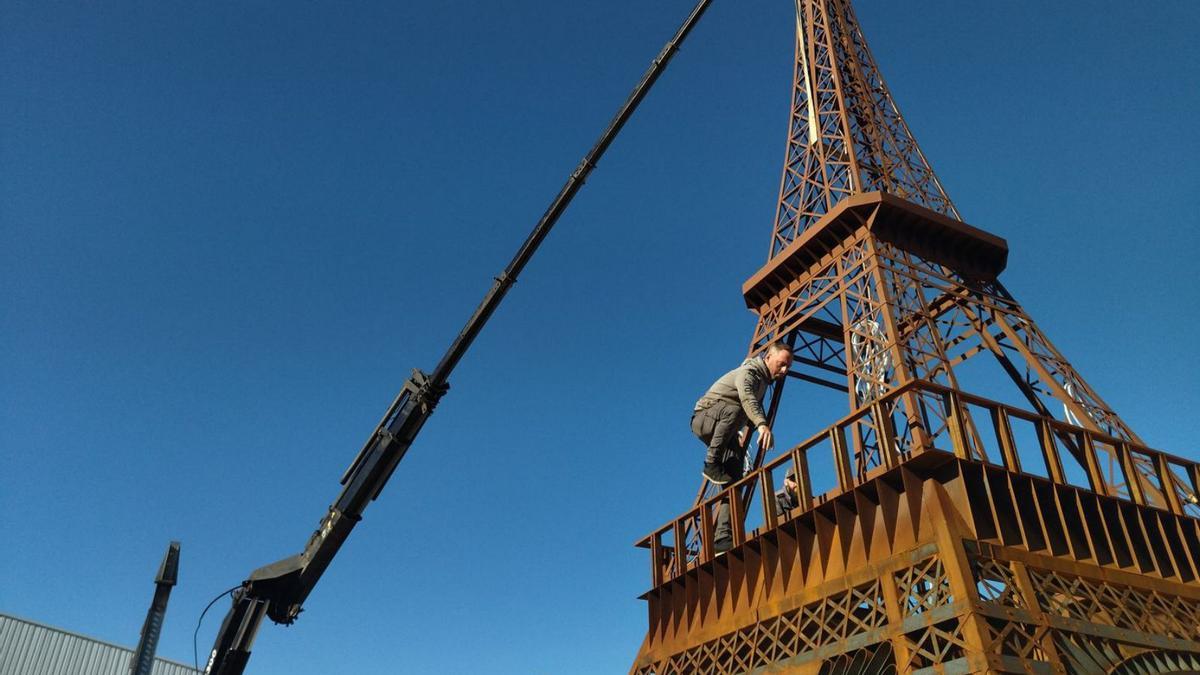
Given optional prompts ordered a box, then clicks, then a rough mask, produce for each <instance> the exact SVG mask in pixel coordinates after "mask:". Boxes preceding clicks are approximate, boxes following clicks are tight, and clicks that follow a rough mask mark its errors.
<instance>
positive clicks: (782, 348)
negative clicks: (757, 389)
mask: <svg viewBox="0 0 1200 675" xmlns="http://www.w3.org/2000/svg"><path fill="white" fill-rule="evenodd" d="M763 361H765V362H766V364H767V370H769V371H771V379H773V380H778V379H780V378H781V377H783V376H784V375H787V372H788V369H789V368H791V367H792V348H791V347H789V346H787V345H785V344H783V343H782V342H772V343H771V346H769V347H767V353H766V354H764V355H763Z"/></svg>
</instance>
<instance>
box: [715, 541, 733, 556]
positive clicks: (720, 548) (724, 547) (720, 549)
mask: <svg viewBox="0 0 1200 675" xmlns="http://www.w3.org/2000/svg"><path fill="white" fill-rule="evenodd" d="M731 548H733V537H725V538H724V539H713V553H717V554H721V553H724V552H726V551H728V550H729V549H731Z"/></svg>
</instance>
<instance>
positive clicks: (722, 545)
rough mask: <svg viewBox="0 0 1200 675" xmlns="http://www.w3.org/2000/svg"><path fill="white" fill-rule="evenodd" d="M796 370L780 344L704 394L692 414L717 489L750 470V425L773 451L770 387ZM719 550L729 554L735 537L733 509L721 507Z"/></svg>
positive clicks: (761, 442)
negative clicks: (767, 407)
mask: <svg viewBox="0 0 1200 675" xmlns="http://www.w3.org/2000/svg"><path fill="white" fill-rule="evenodd" d="M791 365H792V350H791V348H790V347H788V346H787V345H785V344H783V343H780V342H776V343H773V344H771V345H770V346H769V347H767V351H766V352H765V353H764V354H763V355H762V356H755V357H752V358H749V359H746V360H745V361H743V362H742V365H740V366H738V367H737V368H734V369H733V370H731V371H729V372H728V373H725V374H724V375H722V376H721V377H720V378H719V379H718V380H717V381H716V382H714V383H713V384H712V386H711V387H709V388H708V391H706V392H704V395H703V396H701V397H700V400H699V401H696V407H695V408H694V409H693V411H692V433H694V434H696V437H697V438H699V439H700V441H701V442H702V443H704V444H705V446H706V447H707V451H706V453H705V455H704V470H703V474H704V477H705V478H706V479H708V480H709V481H711V482H713V483H714V484H716V485H727V484H728V483H730V482H731V481H735V480H737V479H739V478H741V477H742V474H743V472H744V470H745V462H746V455H745V452H746V451H745V444H744V443H743V442H742V436H741V433H742V431H743V430H744V429H746V424H747V422H749V423H750V424H752V425H753V428H754V430H755V431H757V432H758V447H759V448H760V449H762V450H764V451H766V450H770V449H771V447H772V446H773V445H774V442H775V439H774V438H773V437H772V435H771V427H770V426H769V425H768V424H767V414H766V412H765V411H764V410H763V398H764V397H765V396H766V393H767V385H768V384H769V383H770V382H771V381H773V380H778V379H780V378H782V377H783V376H784V375H786V374H787V372H788V369H789V368H790V367H791ZM713 546H714V547H715V548H716V550H717V551H727V550H729V548H730V547H731V546H732V540H731V538H730V523H729V505H728V504H727V503H726V502H722V503H721V504H720V506H718V507H717V517H716V522H715V527H714V531H713Z"/></svg>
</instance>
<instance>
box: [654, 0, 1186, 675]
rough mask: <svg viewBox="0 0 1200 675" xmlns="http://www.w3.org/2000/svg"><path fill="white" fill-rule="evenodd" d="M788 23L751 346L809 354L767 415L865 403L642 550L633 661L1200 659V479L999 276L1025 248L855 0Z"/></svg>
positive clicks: (730, 669) (742, 669) (737, 665)
mask: <svg viewBox="0 0 1200 675" xmlns="http://www.w3.org/2000/svg"><path fill="white" fill-rule="evenodd" d="M796 29H797V39H796V57H795V78H794V85H793V94H792V107H791V118H790V124H789V130H788V140H787V154H786V158H785V161H784V169H783V179H782V182H781V186H780V195H779V205H778V210H777V215H776V218H775V225H774V231H773V232H772V235H771V246H770V255H769V258H768V260H767V262H766V264H765V265H764V266H763V267H762V268H761V269H760V270H759V271H758V272H756V273H755V274H754V275H753V276H751V277H750V279H749V280H748V281H747V282H746V283H745V284H744V286H743V289H742V290H743V294H744V297H745V300H746V304H747V306H748V307H749V308H750V309H752V310H753V311H754V312H755V313H756V314H757V316H758V321H757V326H756V328H755V330H754V335H753V338H752V340H751V345H750V350H749V353H750V355H751V356H753V355H757V354H760V353H762V352H763V351H764V350H765V349H766V348H767V346H768V345H770V344H771V343H773V342H776V341H782V342H784V343H786V344H788V345H791V346H792V348H793V351H794V355H795V361H794V365H793V370H792V372H791V373H789V377H788V378H785V379H784V380H783V381H782V382H780V383H778V384H776V385H775V386H774V388H773V390H772V391H771V393H770V394H769V400H768V406H767V407H768V413H769V417H770V418H771V419H772V420H776V419H779V420H781V421H782V420H783V419H785V416H786V415H787V412H786V409H785V407H782V406H781V401H782V400H783V396H782V394H783V389H784V385H785V384H786V383H787V382H790V381H792V380H800V381H803V382H807V383H810V384H816V385H822V386H825V387H830V388H833V389H837V390H839V391H840V392H843V394H842V395H845V396H846V397H847V399H848V402H849V413H848V414H847V415H846V416H845V417H843V418H842V419H840V420H837V421H836V422H835V423H833V424H832V425H831V426H829V427H828V428H827V429H825V430H823V431H821V432H820V433H817V434H816V435H814V436H812V437H811V438H808V439H805V440H803V441H802V442H800V443H798V444H796V445H794V446H792V447H790V448H785V449H782V450H780V451H778V452H776V453H774V456H772V457H769V458H768V457H766V456H765V455H764V453H761V452H757V451H753V452H751V457H752V460H751V470H750V471H748V472H747V475H746V477H745V478H744V479H742V480H741V481H739V482H737V483H734V484H732V485H730V486H727V488H726V489H724V490H723V491H718V490H717V489H716V488H715V487H714V486H712V485H707V484H706V485H703V486H702V487H701V489H700V492H699V494H698V495H697V499H696V503H695V505H694V506H693V508H691V509H690V510H688V511H687V512H685V513H683V514H680V515H679V516H677V517H675V518H673V519H672V520H670V521H669V522H667V523H666V524H665V525H664V526H662V527H661V528H659V529H657V530H656V531H654V532H652V533H651V534H650V535H648V536H647V537H646V538H645V539H643V540H642V541H641V542H639V544H638V545H639V546H641V547H644V548H646V549H648V550H649V554H650V563H651V564H650V573H651V587H650V590H649V591H647V592H646V593H645V594H644V596H643V599H644V600H645V601H646V604H647V609H648V614H649V627H648V630H647V633H646V637H645V640H644V642H643V644H642V647H641V649H640V651H639V652H638V655H637V657H636V660H635V661H634V664H633V666H632V669H631V673H632V674H633V675H675V674H692V673H784V672H787V673H814V674H815V673H821V674H831V675H832V674H839V675H852V674H854V675H866V674H877V673H1080V674H1088V675H1091V674H1094V673H1112V674H1128V675H1133V674H1139V675H1141V674H1149V673H1200V579H1198V575H1200V505H1198V504H1197V497H1196V494H1197V492H1200V467H1198V465H1197V464H1196V463H1195V462H1193V461H1190V460H1187V459H1184V458H1181V457H1178V456H1174V455H1171V454H1168V453H1165V452H1161V451H1158V450H1154V449H1151V448H1149V447H1147V446H1146V445H1145V444H1144V443H1143V442H1142V440H1141V439H1140V438H1139V437H1138V436H1137V434H1135V433H1134V432H1133V430H1132V429H1131V428H1130V427H1129V425H1127V424H1126V423H1125V422H1124V421H1123V420H1121V418H1120V417H1119V416H1118V415H1117V413H1116V412H1115V411H1114V410H1112V408H1111V407H1110V406H1108V405H1107V404H1106V403H1105V402H1104V401H1103V400H1102V399H1101V398H1100V396H1099V395H1098V394H1097V393H1096V392H1095V391H1094V390H1093V389H1092V388H1091V387H1090V386H1088V384H1087V383H1086V382H1085V381H1084V380H1083V378H1082V377H1081V376H1080V375H1079V373H1077V372H1076V371H1075V369H1073V368H1072V367H1071V365H1070V363H1069V362H1068V361H1067V359H1066V358H1065V357H1064V356H1063V355H1062V354H1061V353H1060V352H1059V351H1058V350H1057V349H1056V348H1055V347H1054V346H1053V344H1051V342H1050V341H1049V339H1048V338H1047V337H1046V336H1045V335H1044V334H1043V333H1042V331H1041V330H1040V329H1039V328H1038V326H1037V325H1036V324H1035V323H1034V321H1033V319H1032V318H1031V317H1030V316H1029V315H1028V314H1027V313H1026V311H1025V310H1024V309H1023V307H1022V306H1021V305H1020V304H1019V303H1018V302H1017V300H1016V299H1015V298H1013V296H1012V295H1011V294H1010V293H1009V292H1008V291H1007V290H1006V289H1005V287H1004V285H1003V284H1002V283H1001V282H1000V281H999V279H998V276H999V274H1000V273H1001V271H1003V269H1004V267H1005V264H1006V262H1007V256H1008V247H1007V244H1006V242H1005V241H1004V240H1003V239H1001V238H1000V237H997V236H995V235H992V234H989V233H987V232H985V231H983V230H980V229H978V228H975V227H972V226H970V225H967V224H966V223H964V222H963V220H962V218H961V217H960V216H959V213H958V210H957V209H956V208H955V207H954V204H953V203H951V201H950V198H949V197H948V196H947V195H946V192H945V190H944V189H943V187H942V185H941V184H940V183H939V182H938V179H937V177H936V176H935V175H934V173H933V170H932V168H931V167H930V165H929V162H928V161H927V160H926V158H925V156H924V155H923V154H922V153H921V150H920V148H919V147H918V146H917V143H916V141H915V140H914V138H913V135H912V133H911V132H910V131H909V129H908V126H907V125H906V124H905V122H904V119H903V118H902V117H901V115H900V112H899V110H898V109H897V107H896V104H895V102H894V101H893V99H892V96H891V94H890V93H889V91H888V88H887V86H886V84H885V83H884V81H883V78H882V77H881V75H880V73H879V69H878V67H877V66H876V64H875V60H874V58H873V57H872V55H871V52H870V50H869V49H868V47H867V43H866V40H865V38H864V37H863V33H862V31H861V29H860V28H859V25H858V21H857V19H856V18H855V15H854V12H853V10H852V8H851V7H850V4H849V1H848V0H797V2H796ZM981 375H986V376H987V377H983V378H981ZM972 377H975V378H981V379H980V381H982V382H987V383H990V384H989V387H990V388H989V389H988V391H989V392H990V391H992V390H993V389H1002V390H1003V391H1004V392H1006V396H1008V398H1005V399H1004V402H1001V400H997V398H1000V397H996V396H995V395H993V397H991V398H989V397H984V396H981V395H979V394H978V393H973V392H979V391H980V390H979V389H978V388H975V385H973V384H972V381H971V378H972ZM997 385H999V387H998V386H997ZM788 388H789V389H792V388H795V385H790V386H788ZM796 398H797V399H802V398H803V397H796ZM797 403H801V404H802V403H803V401H802V400H798V401H797ZM798 410H800V411H802V410H803V407H802V405H801V406H798ZM699 450H700V448H699V447H697V453H698V454H697V461H698V458H699V457H700V454H699ZM788 473H791V474H792V475H793V476H794V477H795V480H794V481H793V482H792V485H795V489H794V491H793V492H792V494H793V495H794V501H793V503H794V504H797V506H795V507H794V508H791V507H788V506H784V505H782V503H781V501H779V500H777V499H776V498H775V494H776V491H777V490H780V489H781V488H783V489H787V488H785V485H786V484H785V477H786V475H787V474H788ZM718 507H720V508H728V509H729V511H730V513H731V514H732V520H733V523H734V528H733V530H734V531H733V540H734V548H733V549H732V550H730V551H729V552H727V553H723V554H716V553H715V552H714V550H713V547H712V544H711V540H712V532H713V525H714V520H715V511H716V510H717V508H718Z"/></svg>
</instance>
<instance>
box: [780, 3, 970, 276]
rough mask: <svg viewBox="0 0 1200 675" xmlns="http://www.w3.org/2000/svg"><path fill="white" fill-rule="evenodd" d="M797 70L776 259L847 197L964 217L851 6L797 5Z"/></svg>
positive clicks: (784, 170) (782, 187) (793, 90)
mask: <svg viewBox="0 0 1200 675" xmlns="http://www.w3.org/2000/svg"><path fill="white" fill-rule="evenodd" d="M796 36H797V40H796V69H795V75H794V85H793V87H792V106H791V116H790V120H789V123H788V143H787V154H786V156H785V158H784V168H783V179H782V184H781V186H780V190H779V208H778V211H777V212H776V216H775V229H774V236H773V237H772V238H771V257H774V256H775V255H776V254H778V253H779V252H780V251H782V250H783V249H784V248H786V247H787V245H788V244H790V243H791V242H792V241H794V240H795V239H796V238H797V237H799V236H800V235H801V234H803V233H804V231H805V230H807V229H808V228H809V226H811V225H812V224H813V223H815V222H816V221H817V220H818V219H820V217H821V216H823V215H825V213H827V212H828V211H829V210H830V209H832V208H833V206H834V205H835V204H837V203H838V202H840V201H841V200H842V199H844V198H846V197H848V196H850V195H852V194H858V193H861V192H873V191H883V192H889V193H891V194H895V195H898V196H901V197H903V198H905V199H907V200H908V201H911V202H915V203H918V204H921V205H924V206H927V207H929V208H930V209H933V210H934V211H937V212H938V213H943V214H946V215H950V216H953V217H955V218H957V217H958V212H957V211H956V210H955V208H954V204H952V203H951V202H950V198H949V197H947V196H946V192H945V190H943V189H942V186H941V183H939V182H938V179H937V176H935V175H934V173H933V169H932V168H930V166H929V162H928V161H927V160H926V159H925V156H924V155H923V154H922V153H921V149H920V148H919V147H918V146H917V142H916V140H915V139H914V138H913V135H912V133H911V132H910V131H909V129H908V125H907V124H905V122H904V118H903V117H902V116H901V115H900V110H899V108H897V107H896V103H895V101H894V100H893V99H892V96H891V93H890V92H889V91H888V88H887V83H885V82H884V81H883V76H882V75H880V74H879V68H878V66H876V65H875V58H874V57H873V56H871V50H870V49H868V48H867V41H866V39H865V38H864V37H863V33H862V30H861V29H860V28H859V26H858V20H857V19H856V18H855V16H854V10H853V9H852V8H851V7H850V3H849V2H848V1H847V0H797V1H796Z"/></svg>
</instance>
